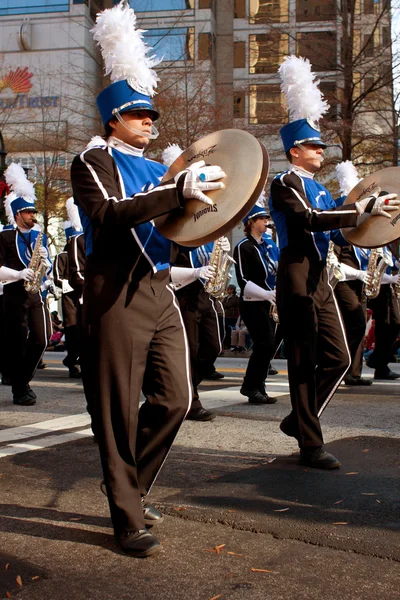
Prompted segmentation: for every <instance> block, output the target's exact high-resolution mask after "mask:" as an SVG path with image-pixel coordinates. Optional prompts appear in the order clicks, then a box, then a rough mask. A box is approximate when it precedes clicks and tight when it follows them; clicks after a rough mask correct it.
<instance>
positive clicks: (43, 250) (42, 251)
mask: <svg viewBox="0 0 400 600" xmlns="http://www.w3.org/2000/svg"><path fill="white" fill-rule="evenodd" d="M39 254H40V258H46V259H47V250H46V248H45V247H44V246H40V248H39Z"/></svg>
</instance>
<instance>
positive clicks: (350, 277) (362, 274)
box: [339, 263, 367, 281]
mask: <svg viewBox="0 0 400 600" xmlns="http://www.w3.org/2000/svg"><path fill="white" fill-rule="evenodd" d="M339 264H340V268H341V270H342V272H343V273H344V275H345V279H344V281H354V280H355V279H359V280H360V281H365V278H366V275H367V272H366V271H361V270H360V269H355V268H354V267H350V266H349V265H344V264H343V263H339Z"/></svg>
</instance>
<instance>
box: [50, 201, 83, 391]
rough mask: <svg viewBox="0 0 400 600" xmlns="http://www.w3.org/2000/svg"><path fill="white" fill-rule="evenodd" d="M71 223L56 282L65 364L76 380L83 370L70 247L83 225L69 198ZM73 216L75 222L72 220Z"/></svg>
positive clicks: (57, 261)
mask: <svg viewBox="0 0 400 600" xmlns="http://www.w3.org/2000/svg"><path fill="white" fill-rule="evenodd" d="M66 207H67V212H68V216H69V217H70V220H69V221H65V222H64V233H65V237H66V239H67V243H66V245H65V247H64V250H63V252H60V253H59V254H57V256H56V257H55V259H54V282H55V284H56V286H58V287H59V288H60V289H61V291H62V296H61V306H62V314H63V325H64V335H65V345H66V347H67V356H66V357H65V358H64V360H63V364H64V365H65V366H66V367H67V368H68V370H69V376H70V377H72V378H75V379H78V378H80V377H81V370H80V368H79V366H78V361H79V355H80V347H79V332H78V322H77V314H76V304H77V293H76V292H75V290H74V289H73V288H72V287H71V285H70V283H69V277H70V275H69V260H68V252H67V250H68V246H69V245H70V244H71V243H72V240H73V238H74V237H75V236H77V235H79V234H80V233H82V225H81V222H80V219H79V214H78V208H77V206H76V205H75V204H74V199H73V198H69V199H68V200H67V203H66ZM74 208H75V211H76V212H75V211H74ZM72 214H73V218H74V219H75V221H74V222H72V220H71V215H72Z"/></svg>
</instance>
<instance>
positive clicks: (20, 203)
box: [11, 197, 37, 217]
mask: <svg viewBox="0 0 400 600" xmlns="http://www.w3.org/2000/svg"><path fill="white" fill-rule="evenodd" d="M11 210H12V212H13V215H14V217H15V216H16V215H17V214H18V213H19V212H21V211H22V210H34V211H35V212H37V208H36V207H35V205H34V204H33V202H28V201H27V200H25V198H21V197H20V198H16V199H15V200H12V202H11Z"/></svg>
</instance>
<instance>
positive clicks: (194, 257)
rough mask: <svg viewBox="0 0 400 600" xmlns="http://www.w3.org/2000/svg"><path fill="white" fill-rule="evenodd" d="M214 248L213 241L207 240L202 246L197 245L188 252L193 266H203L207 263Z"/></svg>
mask: <svg viewBox="0 0 400 600" xmlns="http://www.w3.org/2000/svg"><path fill="white" fill-rule="evenodd" d="M213 248H214V242H209V243H208V244H204V245H203V246H199V247H198V248H196V250H192V251H191V252H190V262H191V263H192V266H193V267H194V268H198V267H204V266H206V265H208V263H209V262H210V258H211V253H212V251H213Z"/></svg>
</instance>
